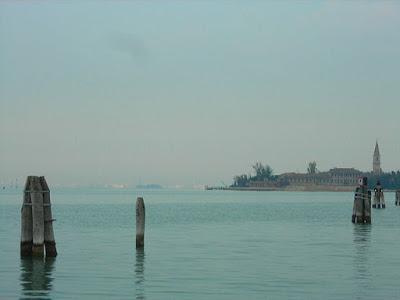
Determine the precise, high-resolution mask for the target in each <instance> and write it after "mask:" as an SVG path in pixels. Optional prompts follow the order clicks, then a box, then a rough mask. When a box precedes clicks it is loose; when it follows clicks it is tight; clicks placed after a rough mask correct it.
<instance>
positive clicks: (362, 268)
mask: <svg viewBox="0 0 400 300" xmlns="http://www.w3.org/2000/svg"><path fill="white" fill-rule="evenodd" d="M353 243H354V248H355V249H354V255H353V265H354V271H355V276H354V277H355V279H356V281H357V282H358V283H359V284H358V288H359V290H358V292H359V293H365V292H367V291H368V288H369V286H370V284H371V271H372V270H371V268H370V262H369V256H371V254H370V245H371V226H369V225H365V224H356V225H354V229H353Z"/></svg>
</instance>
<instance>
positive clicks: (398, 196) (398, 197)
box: [395, 190, 400, 206]
mask: <svg viewBox="0 0 400 300" xmlns="http://www.w3.org/2000/svg"><path fill="white" fill-rule="evenodd" d="M395 204H396V206H399V205H400V190H398V191H396V202H395Z"/></svg>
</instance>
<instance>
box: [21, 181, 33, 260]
mask: <svg viewBox="0 0 400 300" xmlns="http://www.w3.org/2000/svg"><path fill="white" fill-rule="evenodd" d="M31 178H32V177H31V176H28V177H27V178H26V183H25V188H24V200H23V203H22V208H21V257H25V256H31V255H32V243H33V235H32V202H31V193H30V189H31Z"/></svg>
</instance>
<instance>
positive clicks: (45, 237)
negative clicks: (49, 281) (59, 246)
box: [21, 176, 57, 257]
mask: <svg viewBox="0 0 400 300" xmlns="http://www.w3.org/2000/svg"><path fill="white" fill-rule="evenodd" d="M52 222H53V219H52V215H51V204H50V190H49V188H48V186H47V183H46V180H45V178H44V177H38V176H28V178H27V180H26V184H25V189H24V200H23V204H22V209H21V257H26V256H39V257H43V256H44V255H45V247H46V256H49V257H55V256H57V250H56V243H55V240H54V232H53V225H52Z"/></svg>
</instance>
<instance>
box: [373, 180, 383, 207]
mask: <svg viewBox="0 0 400 300" xmlns="http://www.w3.org/2000/svg"><path fill="white" fill-rule="evenodd" d="M372 207H373V208H385V207H386V204H385V195H384V194H383V190H382V187H381V185H380V184H379V183H378V184H377V185H376V187H375V188H374V203H373V204H372Z"/></svg>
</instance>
